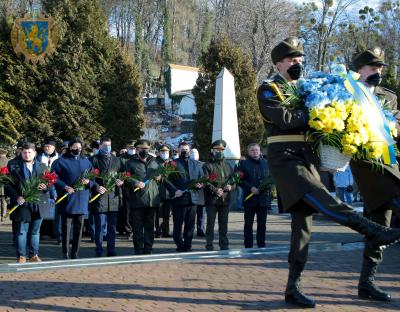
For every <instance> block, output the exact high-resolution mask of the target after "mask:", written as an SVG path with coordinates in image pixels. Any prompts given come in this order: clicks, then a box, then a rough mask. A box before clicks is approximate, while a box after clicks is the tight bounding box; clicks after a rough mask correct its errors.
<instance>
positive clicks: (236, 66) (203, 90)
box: [193, 38, 264, 155]
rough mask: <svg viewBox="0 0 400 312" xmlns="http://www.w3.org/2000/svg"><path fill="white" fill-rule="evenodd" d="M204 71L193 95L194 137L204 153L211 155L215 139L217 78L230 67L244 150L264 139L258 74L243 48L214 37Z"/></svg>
mask: <svg viewBox="0 0 400 312" xmlns="http://www.w3.org/2000/svg"><path fill="white" fill-rule="evenodd" d="M200 62H201V72H202V73H201V74H200V75H199V78H198V79H197V82H196V86H195V87H194V89H193V94H194V97H195V101H196V107H197V113H196V116H195V120H196V124H195V127H194V139H195V141H196V143H197V144H198V146H199V150H200V155H208V153H209V149H210V144H211V138H212V120H213V114H214V97H215V80H216V78H217V75H218V74H219V72H220V71H221V70H222V68H223V67H226V68H227V69H228V70H229V71H230V72H231V73H232V75H233V76H234V78H235V93H236V105H237V114H238V123H239V137H240V145H241V149H242V153H243V152H245V149H246V146H247V145H248V144H250V143H253V142H257V143H258V142H260V141H261V139H262V134H263V132H264V128H263V125H262V120H261V117H260V113H259V111H258V104H257V99H256V93H255V88H256V73H255V71H254V69H253V68H252V66H251V63H250V62H249V58H248V57H246V56H245V55H244V54H243V53H242V51H241V50H240V49H239V48H236V47H233V46H232V45H231V43H230V42H229V41H228V39H227V38H214V39H213V40H212V41H211V43H210V46H209V48H208V50H207V51H205V53H203V54H202V55H201V59H200Z"/></svg>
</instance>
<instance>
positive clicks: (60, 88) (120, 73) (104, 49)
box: [0, 0, 143, 144]
mask: <svg viewBox="0 0 400 312" xmlns="http://www.w3.org/2000/svg"><path fill="white" fill-rule="evenodd" d="M42 5H43V10H44V11H45V12H46V13H48V14H49V15H51V16H52V17H53V18H54V19H55V21H56V25H57V26H56V28H57V34H58V44H57V46H56V51H55V53H54V54H53V55H52V56H50V57H48V58H47V59H46V62H45V64H41V65H40V64H39V65H37V66H32V65H29V64H26V63H24V62H23V60H22V59H21V58H18V57H17V56H16V55H15V53H14V51H13V49H12V47H11V42H10V37H9V36H10V31H11V23H10V21H9V20H7V19H6V17H4V16H3V17H2V20H1V23H0V39H1V40H0V100H1V101H2V102H1V103H0V104H1V105H2V107H3V106H4V107H5V109H2V110H0V122H1V120H4V126H3V128H0V138H3V139H4V140H8V141H9V142H10V143H14V141H15V140H16V139H17V138H19V137H21V138H23V139H29V140H32V141H34V142H36V143H42V141H43V140H44V139H45V138H46V137H48V136H53V137H54V138H55V139H58V140H63V139H69V138H71V137H73V136H81V137H82V138H83V139H85V140H86V141H90V140H93V139H97V138H99V136H101V135H102V134H105V133H107V134H109V135H112V136H113V137H115V140H116V141H117V142H120V144H122V141H123V140H125V139H126V138H132V136H134V137H137V136H138V135H140V128H141V126H142V124H143V104H142V103H141V99H140V90H141V87H140V81H141V79H140V77H139V74H138V70H137V69H136V67H135V66H133V65H132V64H131V62H130V61H129V60H128V58H127V57H123V52H122V48H121V47H120V46H119V44H118V42H117V41H116V40H115V39H114V38H111V37H110V36H109V34H108V29H107V19H106V17H105V16H104V14H103V11H102V10H101V8H100V7H99V4H98V3H97V1H92V0H60V1H52V0H43V1H42ZM123 78H124V79H126V81H123V80H122V79H123ZM110 89H112V90H111V91H110ZM116 92H119V93H118V94H117V93H116ZM10 105H11V107H13V109H11V108H10ZM121 112H123V113H122V114H121ZM105 114H107V116H106V117H105ZM117 116H118V118H117ZM16 118H17V119H18V120H15V119H16ZM10 119H12V120H13V121H14V123H13V125H14V128H11V126H10V129H9V132H6V131H5V130H3V129H4V127H5V124H6V123H7V122H8V121H9V120H10ZM111 121H112V122H111ZM7 125H10V122H8V123H7ZM118 127H120V128H122V129H118ZM11 139H12V140H11Z"/></svg>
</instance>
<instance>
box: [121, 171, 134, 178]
mask: <svg viewBox="0 0 400 312" xmlns="http://www.w3.org/2000/svg"><path fill="white" fill-rule="evenodd" d="M122 176H123V177H125V178H130V177H131V176H132V173H130V172H129V171H126V172H124V173H122Z"/></svg>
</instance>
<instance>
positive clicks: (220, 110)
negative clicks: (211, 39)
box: [212, 68, 240, 160]
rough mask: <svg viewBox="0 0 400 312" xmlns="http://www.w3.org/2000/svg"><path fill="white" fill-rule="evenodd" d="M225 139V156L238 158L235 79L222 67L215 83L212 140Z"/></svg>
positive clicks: (238, 143)
mask: <svg viewBox="0 0 400 312" xmlns="http://www.w3.org/2000/svg"><path fill="white" fill-rule="evenodd" d="M221 139H222V140H225V142H226V149H225V152H224V154H225V158H226V159H235V160H239V159H240V142H239V127H238V120H237V113H236V95H235V80H234V78H233V76H232V74H231V73H230V72H229V71H228V70H227V69H226V68H223V69H222V70H221V72H220V73H219V74H218V77H217V80H216V85H215V105H214V122H213V132H212V142H214V141H215V140H221Z"/></svg>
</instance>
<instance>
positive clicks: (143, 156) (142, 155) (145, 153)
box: [139, 151, 149, 158]
mask: <svg viewBox="0 0 400 312" xmlns="http://www.w3.org/2000/svg"><path fill="white" fill-rule="evenodd" d="M139 156H140V158H146V157H147V156H149V152H148V151H140V152H139Z"/></svg>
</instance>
